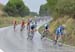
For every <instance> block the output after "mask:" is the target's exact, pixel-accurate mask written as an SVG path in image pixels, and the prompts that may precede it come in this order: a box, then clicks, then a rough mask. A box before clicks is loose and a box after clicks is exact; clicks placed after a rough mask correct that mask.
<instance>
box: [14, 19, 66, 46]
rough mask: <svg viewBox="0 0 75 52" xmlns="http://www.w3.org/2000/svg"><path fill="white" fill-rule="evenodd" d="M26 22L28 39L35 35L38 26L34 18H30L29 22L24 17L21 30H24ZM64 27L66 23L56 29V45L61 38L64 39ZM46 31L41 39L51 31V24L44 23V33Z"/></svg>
mask: <svg viewBox="0 0 75 52" xmlns="http://www.w3.org/2000/svg"><path fill="white" fill-rule="evenodd" d="M25 24H27V34H28V38H27V39H31V40H32V39H33V36H34V34H35V31H36V27H37V20H32V19H28V20H27V23H25V22H24V18H23V19H22V21H21V29H20V31H23V29H24V28H25ZM16 25H17V23H16V20H14V31H15V28H16ZM64 29H65V25H59V26H58V27H57V28H56V30H55V39H54V45H56V44H57V43H58V41H59V40H61V41H62V39H63V34H64ZM44 32H46V34H43V35H42V36H41V39H43V38H44V37H46V36H47V34H48V32H50V31H49V24H47V23H46V24H45V25H44V30H43V33H44Z"/></svg>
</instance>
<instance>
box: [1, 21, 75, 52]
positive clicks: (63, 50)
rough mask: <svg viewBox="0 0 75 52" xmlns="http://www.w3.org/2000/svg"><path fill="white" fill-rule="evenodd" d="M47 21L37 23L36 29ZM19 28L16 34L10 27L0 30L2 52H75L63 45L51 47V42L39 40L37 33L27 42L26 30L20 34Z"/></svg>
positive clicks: (74, 49) (73, 49)
mask: <svg viewBox="0 0 75 52" xmlns="http://www.w3.org/2000/svg"><path fill="white" fill-rule="evenodd" d="M46 22H47V21H43V22H39V23H38V25H39V26H38V27H37V29H38V28H39V27H40V26H41V25H43V24H45V23H46ZM19 27H20V26H18V27H17V29H16V32H14V31H13V29H12V26H11V27H6V28H2V29H0V49H2V50H3V51H4V52H75V48H73V47H70V46H66V45H63V46H62V47H59V46H57V47H55V46H53V42H52V41H50V40H47V39H46V38H45V39H43V40H41V39H40V38H41V35H40V34H39V32H38V31H37V32H35V35H34V38H33V40H27V30H26V28H25V29H24V31H23V32H20V30H19V29H20V28H19Z"/></svg>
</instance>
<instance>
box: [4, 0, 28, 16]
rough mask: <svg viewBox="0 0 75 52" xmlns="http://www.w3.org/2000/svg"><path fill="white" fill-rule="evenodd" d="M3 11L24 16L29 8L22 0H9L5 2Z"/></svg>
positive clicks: (10, 14) (11, 14)
mask: <svg viewBox="0 0 75 52" xmlns="http://www.w3.org/2000/svg"><path fill="white" fill-rule="evenodd" d="M4 11H5V12H7V14H8V15H9V16H22V17H23V16H26V15H29V8H28V7H27V6H26V5H25V4H24V3H23V1H22V0H9V2H8V3H7V4H6V6H5V8H4Z"/></svg>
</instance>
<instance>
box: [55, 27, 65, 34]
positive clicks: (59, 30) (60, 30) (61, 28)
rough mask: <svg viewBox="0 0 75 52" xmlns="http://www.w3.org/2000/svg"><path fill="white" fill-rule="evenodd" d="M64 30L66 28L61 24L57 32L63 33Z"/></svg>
mask: <svg viewBox="0 0 75 52" xmlns="http://www.w3.org/2000/svg"><path fill="white" fill-rule="evenodd" d="M63 30H64V27H63V26H59V27H58V28H57V29H56V34H57V35H58V34H63Z"/></svg>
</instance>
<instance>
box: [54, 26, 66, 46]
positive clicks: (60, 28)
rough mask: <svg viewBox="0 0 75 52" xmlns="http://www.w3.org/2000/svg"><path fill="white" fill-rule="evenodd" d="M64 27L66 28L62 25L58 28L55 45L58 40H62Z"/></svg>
mask: <svg viewBox="0 0 75 52" xmlns="http://www.w3.org/2000/svg"><path fill="white" fill-rule="evenodd" d="M64 29H65V25H60V26H59V27H58V28H57V29H56V35H55V40H54V45H56V44H57V41H62V38H63V33H64Z"/></svg>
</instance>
